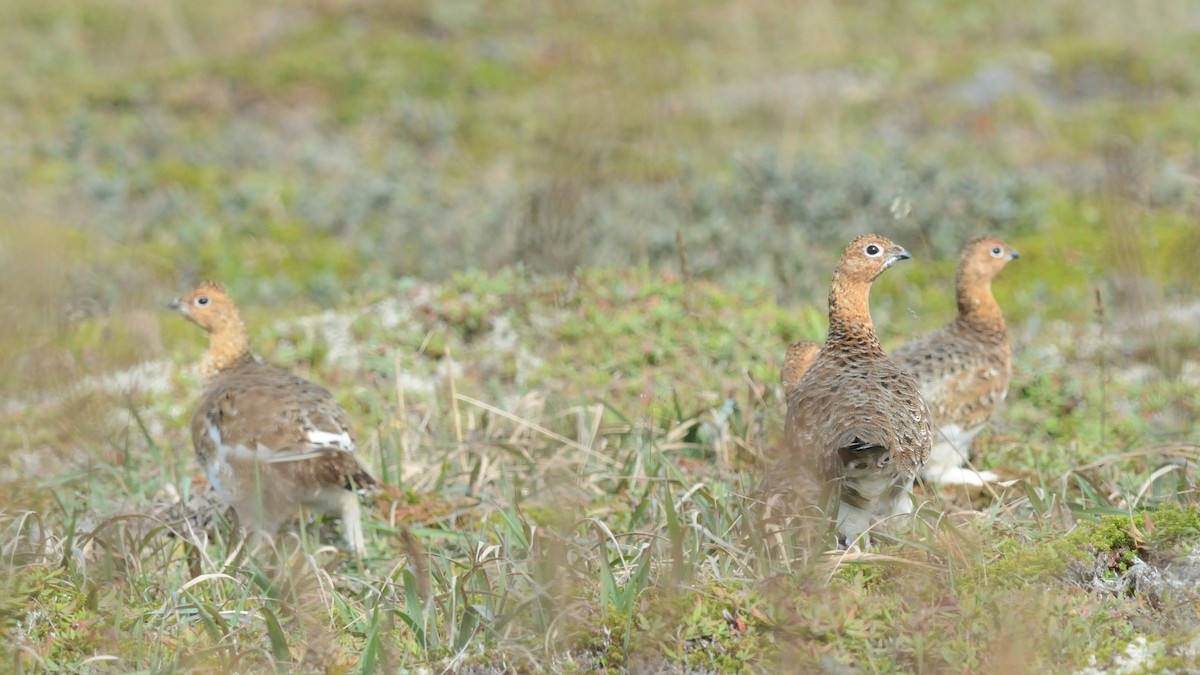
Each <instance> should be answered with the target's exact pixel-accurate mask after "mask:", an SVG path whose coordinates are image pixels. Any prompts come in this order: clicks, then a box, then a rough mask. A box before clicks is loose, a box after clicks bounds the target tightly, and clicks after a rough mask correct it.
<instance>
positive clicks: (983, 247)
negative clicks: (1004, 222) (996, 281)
mask: <svg viewBox="0 0 1200 675" xmlns="http://www.w3.org/2000/svg"><path fill="white" fill-rule="evenodd" d="M1020 257H1021V254H1020V253H1017V249H1015V248H1013V247H1012V246H1009V245H1008V244H1006V243H1004V241H1003V240H1001V239H998V238H996V237H991V236H983V237H976V238H975V239H972V240H971V241H969V242H967V245H966V246H964V247H963V254H962V258H961V259H960V260H959V264H958V267H959V270H958V273H959V276H960V277H964V278H970V279H975V280H978V281H982V282H985V283H986V282H990V281H991V280H992V278H993V277H995V276H996V275H997V274H999V273H1000V270H1002V269H1004V266H1005V265H1007V264H1008V262H1009V261H1010V260H1016V259H1017V258H1020Z"/></svg>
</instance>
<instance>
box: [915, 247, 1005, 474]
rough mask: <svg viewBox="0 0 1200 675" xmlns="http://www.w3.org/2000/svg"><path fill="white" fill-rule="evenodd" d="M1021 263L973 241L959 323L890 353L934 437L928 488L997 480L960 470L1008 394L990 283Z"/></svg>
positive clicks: (965, 257)
mask: <svg viewBox="0 0 1200 675" xmlns="http://www.w3.org/2000/svg"><path fill="white" fill-rule="evenodd" d="M1018 257H1020V256H1019V254H1018V253H1017V252H1016V251H1015V250H1014V249H1013V248H1012V247H1011V246H1009V245H1008V244H1006V243H1004V242H1003V241H1001V240H999V239H997V238H995V237H979V238H977V239H973V240H971V241H970V242H968V243H967V245H966V246H964V247H963V251H962V257H961V258H960V259H959V262H958V273H957V274H956V275H955V279H954V286H955V294H956V295H957V297H958V316H957V317H955V319H954V320H953V321H951V322H950V323H949V324H948V325H946V326H944V327H943V328H941V329H939V330H936V331H934V332H932V333H927V334H925V335H923V336H921V337H919V338H917V339H915V340H913V341H911V342H909V343H907V344H905V345H904V346H902V347H900V348H899V349H897V350H896V351H895V352H893V353H892V358H893V359H894V360H895V361H896V363H898V364H900V367H902V368H904V369H905V370H906V371H908V372H909V373H911V374H912V376H913V377H915V378H916V379H917V384H918V385H919V386H920V388H921V395H922V396H924V398H925V402H926V403H927V404H928V405H929V412H930V414H931V416H932V421H933V425H934V427H936V428H937V429H938V431H939V433H938V435H937V437H936V438H935V439H934V444H933V452H932V453H931V454H930V456H929V461H928V462H926V464H925V468H924V469H922V471H921V477H922V478H923V479H925V480H927V481H930V482H934V483H942V484H951V485H975V486H981V485H983V484H984V483H985V482H989V481H995V480H997V479H998V477H997V476H996V474H994V473H992V472H991V471H981V472H978V473H977V472H975V471H972V470H971V469H969V468H965V467H964V466H963V465H964V464H965V463H966V461H967V460H968V459H970V457H971V442H972V441H973V440H974V439H975V435H976V434H978V433H979V432H980V430H981V429H983V426H984V424H985V423H986V422H987V421H988V418H989V417H991V415H992V412H993V411H994V410H995V409H996V407H997V406H998V405H999V404H1000V402H1001V401H1003V400H1004V397H1005V395H1007V393H1008V380H1009V377H1010V376H1011V375H1012V351H1011V349H1010V347H1009V344H1008V329H1007V328H1006V327H1005V325H1004V316H1003V315H1002V314H1001V313H1000V306H999V305H997V304H996V298H994V297H993V296H992V278H994V277H995V276H996V274H998V273H999V272H1000V270H1002V269H1004V266H1005V265H1007V264H1008V261H1010V260H1013V259H1015V258H1018Z"/></svg>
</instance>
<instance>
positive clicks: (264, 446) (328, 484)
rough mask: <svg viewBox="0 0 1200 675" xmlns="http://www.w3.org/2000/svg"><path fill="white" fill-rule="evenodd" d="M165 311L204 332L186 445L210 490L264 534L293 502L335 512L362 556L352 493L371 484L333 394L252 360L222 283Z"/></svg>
mask: <svg viewBox="0 0 1200 675" xmlns="http://www.w3.org/2000/svg"><path fill="white" fill-rule="evenodd" d="M170 307H171V309H175V310H178V311H179V313H181V314H183V316H184V317H186V318H187V319H188V320H189V321H191V322H192V323H195V324H196V325H198V326H200V327H201V328H203V329H204V331H205V332H206V333H208V351H207V352H205V354H204V358H203V360H201V362H200V374H201V376H202V377H203V378H204V394H203V395H202V396H201V398H200V405H199V407H197V409H196V412H195V414H194V415H193V416H192V445H193V447H194V448H195V450H196V457H197V458H198V459H199V461H200V465H201V466H202V467H203V468H204V470H205V472H206V473H207V475H208V480H209V482H210V483H211V484H212V487H213V489H214V490H215V491H216V492H217V493H218V494H219V495H220V496H221V497H222V499H224V500H225V501H226V502H227V503H229V504H230V505H232V506H233V508H234V510H235V511H236V512H237V514H238V518H239V520H240V521H241V522H242V524H243V525H245V526H247V527H249V528H250V529H252V530H253V531H254V532H255V533H256V534H258V535H263V536H267V537H270V536H273V535H274V534H275V533H276V532H277V531H278V530H279V527H280V526H281V525H282V524H283V523H284V522H286V521H287V520H289V519H291V518H292V517H294V516H295V515H296V513H297V512H298V511H299V509H300V507H307V508H311V509H315V510H318V511H322V512H327V513H334V514H337V515H339V516H340V517H341V520H342V528H343V531H344V533H345V537H346V543H347V545H348V546H349V548H350V549H351V550H353V551H354V553H355V554H357V555H362V553H363V551H364V547H365V542H364V539H363V530H362V522H361V515H360V513H359V504H358V494H357V492H358V491H359V490H362V489H368V488H372V487H375V486H376V485H377V484H376V481H375V479H374V478H373V477H371V474H370V473H369V472H368V471H367V469H366V468H365V467H363V465H362V464H361V463H360V462H359V461H358V458H357V457H356V456H355V454H354V449H355V441H354V433H353V431H352V430H351V428H350V425H349V423H348V421H347V419H346V412H345V411H344V410H343V409H342V407H341V406H340V405H339V404H338V402H337V401H336V400H335V399H334V397H333V395H332V394H330V393H329V391H327V390H326V389H324V388H322V387H319V386H317V385H315V384H313V383H312V382H309V381H308V380H305V379H303V378H300V377H297V376H295V375H292V374H291V373H289V372H287V371H285V370H282V369H280V368H275V367H273V366H268V365H265V364H263V363H261V362H260V361H259V360H258V359H256V358H255V357H254V355H253V354H252V353H251V352H250V340H249V334H248V333H247V331H246V326H245V324H244V323H242V320H241V317H240V316H239V315H238V311H237V307H236V306H235V305H234V303H233V301H232V300H231V299H230V298H229V295H228V294H227V293H226V292H225V288H224V287H223V286H222V285H221V284H218V283H214V282H204V283H201V284H200V285H198V286H197V287H196V288H194V289H193V290H192V291H191V292H189V293H187V294H186V295H183V296H180V297H178V298H176V299H175V300H174V301H172V302H171V305H170Z"/></svg>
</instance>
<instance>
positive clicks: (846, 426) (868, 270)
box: [785, 235, 932, 545]
mask: <svg viewBox="0 0 1200 675" xmlns="http://www.w3.org/2000/svg"><path fill="white" fill-rule="evenodd" d="M909 257H910V256H909V254H908V252H907V251H905V250H904V248H903V247H901V246H898V245H897V244H894V243H892V242H891V241H889V240H888V239H886V238H884V237H880V236H878V235H867V236H863V237H858V238H857V239H855V240H854V241H852V242H850V245H849V246H847V247H846V250H845V252H843V253H842V257H841V260H840V261H839V262H838V265H837V268H836V269H835V270H834V273H833V281H832V283H831V285H830V291H829V333H828V335H827V337H826V339H825V343H824V344H823V345H822V346H821V349H820V351H819V352H818V353H817V355H816V358H815V360H814V361H813V363H812V366H811V367H810V368H809V369H808V371H807V372H805V373H804V375H803V377H801V378H800V380H799V381H798V382H797V383H796V385H795V386H794V387H792V389H791V390H790V391H789V393H788V413H787V423H786V428H785V434H786V443H787V449H788V460H789V461H791V462H794V463H796V465H797V466H798V467H799V468H800V469H801V471H802V472H804V473H806V474H808V476H807V477H808V480H809V481H810V482H811V483H814V484H819V485H828V484H831V483H832V484H833V485H834V486H835V487H837V488H838V489H837V494H838V498H839V501H840V503H839V508H838V516H837V521H838V533H839V536H840V538H841V539H842V540H843V541H844V542H845V543H846V544H848V545H853V544H855V542H856V540H859V538H860V537H861V538H862V539H861V542H862V543H864V544H865V543H869V535H868V533H867V531H868V530H869V529H870V528H872V527H876V526H879V525H881V524H882V525H883V526H885V527H886V526H890V525H893V524H895V522H896V521H899V520H903V517H904V516H906V515H907V514H908V513H909V512H910V511H911V510H912V502H911V500H910V498H909V494H910V492H911V490H912V485H913V481H914V480H915V478H916V475H917V472H918V471H919V470H920V468H921V465H922V464H923V463H924V462H925V459H926V457H928V456H929V447H930V441H931V437H932V432H931V429H930V426H929V410H928V408H926V406H925V403H924V401H922V400H921V396H920V394H919V392H918V391H917V384H916V382H915V381H914V380H913V378H912V377H911V376H909V375H908V374H907V373H905V372H904V371H902V370H901V369H900V368H899V367H897V366H896V364H894V363H893V362H892V361H891V360H890V359H888V357H887V355H886V354H884V352H883V349H882V348H881V347H880V345H879V340H878V338H877V337H876V336H875V326H874V324H873V323H872V321H871V313H870V306H869V303H868V300H869V295H870V290H871V283H872V282H873V281H874V280H875V279H876V278H877V277H878V276H879V275H880V274H881V273H882V272H883V271H884V270H886V269H887V268H888V267H890V266H891V265H892V264H893V263H895V262H897V261H899V260H904V259H906V258H909ZM814 479H815V480H814ZM894 516H899V518H896V519H895V520H892V521H889V522H888V523H886V524H883V521H885V520H888V519H892V518H893V517H894Z"/></svg>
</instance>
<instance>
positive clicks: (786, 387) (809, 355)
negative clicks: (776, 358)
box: [779, 340, 821, 396]
mask: <svg viewBox="0 0 1200 675" xmlns="http://www.w3.org/2000/svg"><path fill="white" fill-rule="evenodd" d="M819 351H821V343H819V342H813V341H812V340H797V341H796V342H793V343H792V344H790V345H788V348H787V353H786V354H784V356H783V368H782V370H781V371H780V373H779V381H780V383H782V384H783V391H784V395H785V396H786V395H787V392H789V391H791V389H792V387H794V386H796V383H797V382H799V381H800V378H801V377H804V373H806V372H808V369H809V368H811V367H812V364H813V361H815V360H816V359H817V352H819Z"/></svg>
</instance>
